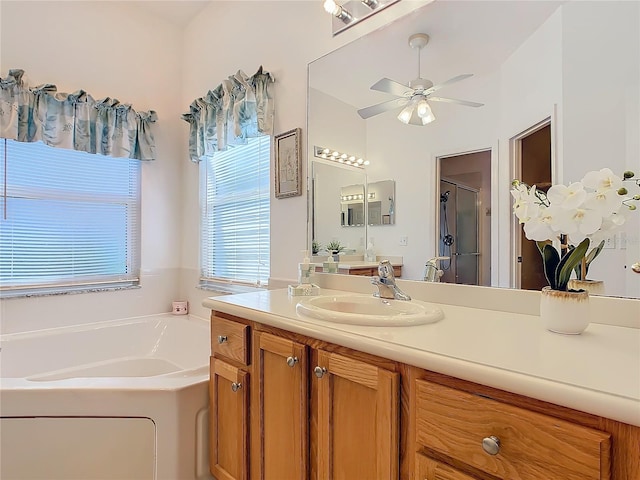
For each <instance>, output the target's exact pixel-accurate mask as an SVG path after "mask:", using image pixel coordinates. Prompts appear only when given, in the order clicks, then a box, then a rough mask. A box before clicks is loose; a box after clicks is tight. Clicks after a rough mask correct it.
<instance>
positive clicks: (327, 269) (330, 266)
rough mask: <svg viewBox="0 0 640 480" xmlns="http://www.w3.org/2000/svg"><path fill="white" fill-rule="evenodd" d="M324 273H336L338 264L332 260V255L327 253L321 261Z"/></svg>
mask: <svg viewBox="0 0 640 480" xmlns="http://www.w3.org/2000/svg"><path fill="white" fill-rule="evenodd" d="M322 271H323V272H324V273H338V264H337V263H336V262H335V261H334V260H333V255H329V256H328V257H327V259H326V260H325V261H324V262H323V263H322Z"/></svg>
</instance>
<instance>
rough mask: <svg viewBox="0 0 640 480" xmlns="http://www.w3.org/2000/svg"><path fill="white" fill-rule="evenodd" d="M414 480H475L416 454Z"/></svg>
mask: <svg viewBox="0 0 640 480" xmlns="http://www.w3.org/2000/svg"><path fill="white" fill-rule="evenodd" d="M415 478H416V480H476V479H474V478H473V477H470V476H469V475H467V474H465V473H462V472H461V471H460V470H457V469H455V468H453V467H451V466H449V465H446V464H444V463H440V462H438V461H436V460H433V459H432V458H429V457H426V456H424V455H420V454H419V453H417V454H416V473H415Z"/></svg>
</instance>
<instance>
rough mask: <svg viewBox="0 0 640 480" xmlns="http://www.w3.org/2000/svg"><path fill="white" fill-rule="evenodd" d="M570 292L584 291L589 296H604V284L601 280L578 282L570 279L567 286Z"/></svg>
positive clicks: (575, 279)
mask: <svg viewBox="0 0 640 480" xmlns="http://www.w3.org/2000/svg"><path fill="white" fill-rule="evenodd" d="M567 286H568V287H569V289H570V290H586V291H587V292H589V295H605V289H604V282H603V281H602V280H578V279H577V278H572V279H571V280H569V284H568V285H567Z"/></svg>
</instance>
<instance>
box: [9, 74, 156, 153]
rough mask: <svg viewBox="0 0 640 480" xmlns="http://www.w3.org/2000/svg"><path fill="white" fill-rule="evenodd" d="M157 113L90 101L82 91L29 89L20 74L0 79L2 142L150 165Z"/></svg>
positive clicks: (45, 87)
mask: <svg viewBox="0 0 640 480" xmlns="http://www.w3.org/2000/svg"><path fill="white" fill-rule="evenodd" d="M156 120H157V115H156V112H154V111H153V110H150V111H148V112H136V111H135V110H134V109H133V108H132V107H131V105H129V104H124V103H120V102H119V101H118V100H116V99H115V98H109V97H107V98H104V99H102V100H94V99H93V98H92V97H91V95H89V94H88V93H87V92H85V91H84V90H78V91H77V92H74V93H60V92H58V91H57V88H56V86H55V85H51V84H44V85H39V86H37V87H29V86H28V85H27V82H26V81H25V79H24V71H23V70H19V69H15V70H9V75H8V76H7V77H6V78H0V137H1V138H8V139H11V140H17V141H19V142H37V141H42V142H43V143H45V144H46V145H49V146H52V147H59V148H68V149H71V150H79V151H82V152H88V153H98V154H101V155H107V156H110V157H124V158H134V159H138V160H154V159H155V156H156V152H155V149H156V148H155V140H154V138H153V133H152V132H151V124H152V123H154V122H155V121H156Z"/></svg>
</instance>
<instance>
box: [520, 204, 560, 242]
mask: <svg viewBox="0 0 640 480" xmlns="http://www.w3.org/2000/svg"><path fill="white" fill-rule="evenodd" d="M534 207H535V208H534ZM553 212H554V210H553V209H550V208H547V207H543V206H540V205H535V206H532V207H530V208H529V213H531V215H530V216H529V218H528V219H527V220H526V221H525V222H523V223H524V234H525V236H526V237H527V238H528V239H529V240H535V241H538V242H543V241H545V240H550V239H552V238H554V237H555V233H554V230H553V228H552V226H551V224H552V222H553V215H552V214H553Z"/></svg>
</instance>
